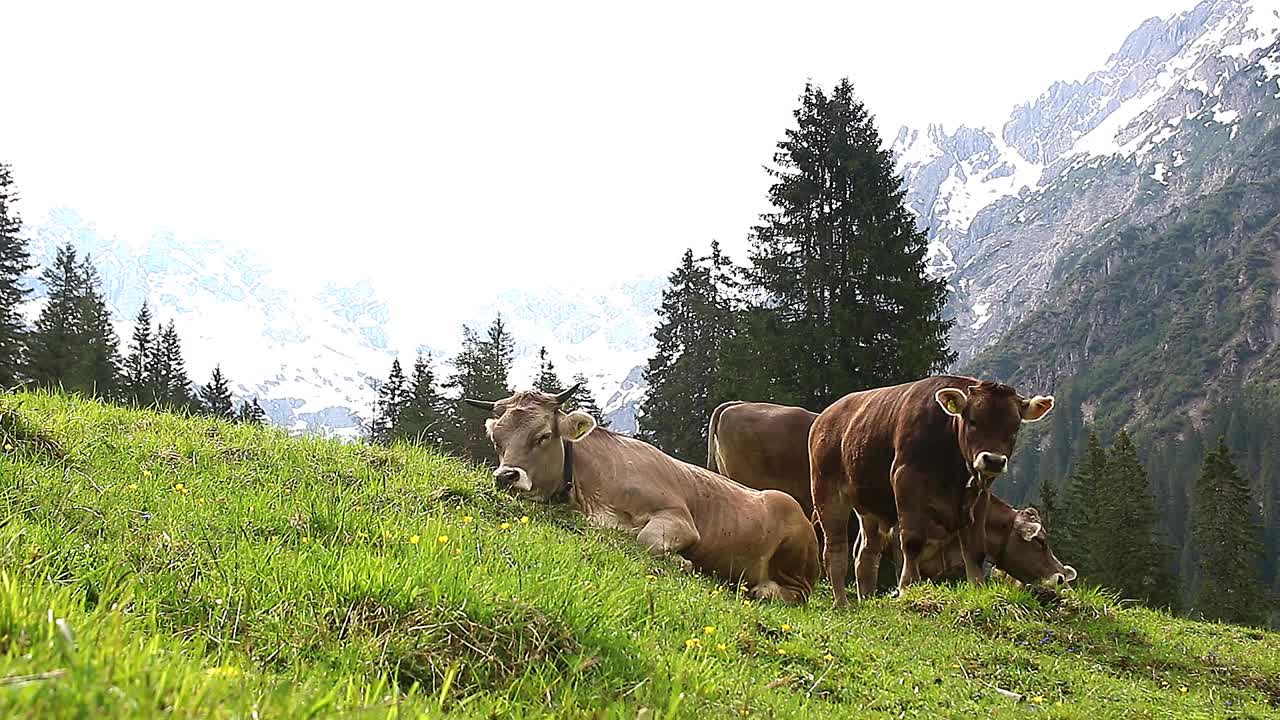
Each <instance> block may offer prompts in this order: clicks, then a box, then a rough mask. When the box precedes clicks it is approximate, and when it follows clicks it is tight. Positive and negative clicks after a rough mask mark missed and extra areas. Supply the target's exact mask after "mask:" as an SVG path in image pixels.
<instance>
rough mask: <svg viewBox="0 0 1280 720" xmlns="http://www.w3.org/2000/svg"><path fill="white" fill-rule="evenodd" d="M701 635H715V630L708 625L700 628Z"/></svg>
mask: <svg viewBox="0 0 1280 720" xmlns="http://www.w3.org/2000/svg"><path fill="white" fill-rule="evenodd" d="M702 634H703V635H715V634H716V629H715V628H714V627H712V626H711V625H708V626H706V627H704V628H702Z"/></svg>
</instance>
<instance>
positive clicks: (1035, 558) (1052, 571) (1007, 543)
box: [988, 507, 1076, 585]
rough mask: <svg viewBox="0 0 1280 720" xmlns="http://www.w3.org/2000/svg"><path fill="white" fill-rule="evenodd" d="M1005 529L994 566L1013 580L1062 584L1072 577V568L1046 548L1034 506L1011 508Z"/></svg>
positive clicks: (1047, 540) (1046, 542)
mask: <svg viewBox="0 0 1280 720" xmlns="http://www.w3.org/2000/svg"><path fill="white" fill-rule="evenodd" d="M1010 509H1011V510H1012V508H1010ZM1007 532H1008V535H1007V536H1006V537H1005V539H1004V540H1003V542H1004V546H1003V548H1002V550H1001V551H1000V552H999V553H998V554H997V557H996V558H995V565H996V566H997V567H999V568H1000V569H1001V570H1003V571H1005V572H1006V573H1008V574H1009V575H1011V576H1013V578H1014V579H1016V580H1019V581H1021V582H1024V583H1028V584H1033V585H1034V584H1045V585H1065V584H1067V583H1069V582H1071V581H1072V580H1075V579H1076V570H1075V568H1073V567H1071V566H1070V565H1063V564H1062V563H1061V562H1059V560H1058V558H1057V556H1055V555H1054V554H1053V550H1051V549H1050V548H1049V535H1048V533H1046V532H1045V530H1044V524H1043V523H1042V522H1041V521H1040V514H1039V513H1038V512H1037V511H1036V509H1035V508H1033V507H1029V508H1025V509H1022V510H1017V511H1015V512H1014V513H1013V524H1012V526H1011V527H1009V529H1008V531H1007ZM988 540H990V536H988Z"/></svg>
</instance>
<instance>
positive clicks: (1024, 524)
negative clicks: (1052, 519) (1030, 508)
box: [1013, 510, 1042, 542]
mask: <svg viewBox="0 0 1280 720" xmlns="http://www.w3.org/2000/svg"><path fill="white" fill-rule="evenodd" d="M1013 526H1014V528H1016V529H1017V531H1018V534H1019V535H1021V536H1022V539H1023V540H1026V541H1027V542H1031V540H1032V539H1033V538H1035V536H1036V535H1039V534H1040V529H1041V527H1042V526H1041V525H1040V520H1039V518H1036V517H1034V516H1032V517H1028V515H1027V512H1026V511H1025V510H1024V511H1022V512H1020V513H1018V514H1017V515H1015V516H1014V517H1013Z"/></svg>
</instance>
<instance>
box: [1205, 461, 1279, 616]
mask: <svg viewBox="0 0 1280 720" xmlns="http://www.w3.org/2000/svg"><path fill="white" fill-rule="evenodd" d="M1192 499H1193V502H1192V509H1191V512H1192V527H1191V532H1192V537H1193V539H1194V541H1195V545H1196V549H1197V550H1198V555H1199V573H1198V575H1199V577H1198V583H1197V587H1196V592H1195V599H1196V602H1195V606H1196V609H1197V610H1199V611H1200V613H1202V614H1203V615H1204V617H1205V618H1207V619H1210V620H1221V621H1225V622H1232V623H1258V622H1261V621H1262V620H1263V619H1264V617H1265V615H1264V612H1265V610H1264V603H1263V599H1264V597H1263V588H1262V583H1261V581H1260V578H1259V577H1258V562H1259V555H1260V553H1261V542H1260V539H1259V532H1258V522H1257V514H1256V512H1255V509H1254V501H1253V499H1252V497H1250V493H1249V484H1248V482H1247V481H1245V480H1244V478H1242V477H1241V476H1240V472H1239V471H1238V470H1237V469H1236V465H1235V462H1234V461H1233V460H1232V458H1231V451H1230V450H1229V449H1228V448H1227V444H1226V439H1225V438H1222V437H1219V439H1218V445H1217V447H1215V448H1214V449H1213V450H1210V451H1209V452H1208V453H1206V454H1205V456H1204V462H1203V463H1202V464H1201V467H1200V477H1199V479H1198V480H1197V481H1196V484H1195V489H1194V492H1193V498H1192Z"/></svg>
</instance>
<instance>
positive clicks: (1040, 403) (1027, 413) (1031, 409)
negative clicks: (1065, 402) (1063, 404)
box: [1022, 395, 1053, 423]
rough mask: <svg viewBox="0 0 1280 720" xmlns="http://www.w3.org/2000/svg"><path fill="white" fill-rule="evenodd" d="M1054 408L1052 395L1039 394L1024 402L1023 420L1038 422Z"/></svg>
mask: <svg viewBox="0 0 1280 720" xmlns="http://www.w3.org/2000/svg"><path fill="white" fill-rule="evenodd" d="M1052 409H1053V396H1052V395H1037V396H1035V397H1033V398H1031V399H1030V400H1024V401H1023V402H1022V422H1029V423H1033V422H1037V421H1039V420H1040V419H1041V418H1043V417H1044V416H1045V415H1048V414H1049V411H1050V410H1052Z"/></svg>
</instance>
